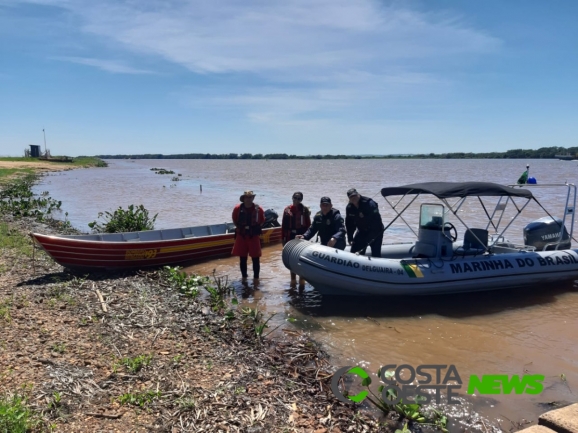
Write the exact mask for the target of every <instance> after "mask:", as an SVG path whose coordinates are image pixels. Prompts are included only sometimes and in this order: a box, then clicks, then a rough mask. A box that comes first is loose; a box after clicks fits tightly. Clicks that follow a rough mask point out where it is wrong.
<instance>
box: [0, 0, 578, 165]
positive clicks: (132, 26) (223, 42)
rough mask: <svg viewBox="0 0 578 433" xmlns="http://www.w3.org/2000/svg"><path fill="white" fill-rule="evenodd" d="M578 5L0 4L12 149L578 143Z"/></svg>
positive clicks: (493, 147)
mask: <svg viewBox="0 0 578 433" xmlns="http://www.w3.org/2000/svg"><path fill="white" fill-rule="evenodd" d="M577 22H578V2H577V1H575V0H567V1H560V0H551V1H545V0H544V1H532V0H509V1H494V0H485V1H466V0H460V1H454V0H435V1H434V0H430V1H425V0H424V1H418V0H415V1H374V0H355V1H351V0H284V1H282V2H276V1H271V0H262V1H261V0H259V1H250V0H220V1H215V0H202V1H179V0H162V1H150V0H139V1H137V0H128V1H126V0H98V1H94V0H90V1H88V0H86V1H85V0H32V1H14V0H0V41H1V42H0V58H1V59H2V60H1V62H0V155H12V156H19V155H21V154H22V153H23V150H24V148H26V147H27V145H28V144H41V145H43V135H42V129H43V128H45V130H46V140H47V144H48V148H49V149H50V150H51V152H52V154H55V155H56V154H58V155H63V154H65V155H71V156H76V155H94V154H120V153H123V154H124V153H128V154H131V153H164V154H171V153H189V152H203V153H229V152H239V153H241V152H250V153H290V154H317V153H322V154H326V153H332V154H338V153H343V154H394V153H421V152H428V153H429V152H435V153H440V152H458V151H466V152H468V151H471V152H480V151H504V150H508V149H514V148H539V147H543V146H563V147H570V146H577V145H578V140H577V136H578V114H577V113H578V110H577V109H578V79H577V77H578V25H576V23H577Z"/></svg>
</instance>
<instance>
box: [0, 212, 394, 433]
mask: <svg viewBox="0 0 578 433" xmlns="http://www.w3.org/2000/svg"><path fill="white" fill-rule="evenodd" d="M0 228H1V235H2V236H3V238H4V239H3V240H2V255H1V257H0V323H1V325H2V328H3V333H2V336H0V402H6V401H9V399H10V398H13V397H14V396H16V397H17V398H20V399H22V402H24V403H25V407H26V408H28V410H29V411H31V412H30V413H31V416H32V419H33V420H34V426H35V427H34V429H33V431H82V432H89V431H95V432H96V431H102V430H103V429H104V430H112V429H114V430H115V431H163V432H165V431H166V432H177V431H183V432H184V431H191V429H199V428H204V429H205V431H223V432H225V431H227V432H228V431H231V432H234V431H239V432H253V433H257V432H318V433H325V432H330V433H339V432H346V431H351V432H364V431H375V432H393V431H394V430H395V429H396V428H398V427H400V422H399V421H400V420H399V419H398V420H396V419H394V418H392V417H391V416H389V417H388V418H385V417H382V418H381V419H378V418H377V417H375V416H373V415H371V414H369V413H368V411H367V409H361V408H359V407H357V406H354V405H345V404H342V403H340V402H339V401H338V400H337V399H336V398H335V397H334V396H333V395H332V394H331V391H330V378H331V370H332V369H333V367H332V366H331V364H330V363H329V362H328V359H327V358H328V357H327V355H326V354H325V353H324V352H323V350H322V349H321V348H320V347H319V345H318V344H317V343H316V342H314V341H312V340H311V339H310V338H309V337H308V335H307V334H305V333H303V332H300V331H296V330H292V329H278V330H275V331H274V332H272V334H271V335H268V336H265V333H266V332H269V330H266V331H265V333H262V334H257V333H256V329H257V325H259V326H260V325H263V324H266V322H265V323H264V320H265V318H264V317H262V314H261V318H260V319H256V318H253V319H251V320H249V319H248V317H249V316H247V314H249V315H250V314H251V312H247V311H244V310H243V309H241V308H240V307H239V308H234V307H233V306H232V305H231V304H229V302H228V301H227V306H226V307H224V304H223V308H219V310H218V311H215V308H214V306H212V305H211V304H210V301H209V299H204V298H203V297H197V298H194V299H191V298H190V297H189V296H186V295H185V294H183V293H181V292H180V291H179V290H177V289H176V288H175V287H172V286H171V285H170V284H169V283H168V280H167V278H166V275H164V274H163V271H162V270H152V271H136V272H120V273H103V272H100V273H91V274H87V275H82V274H72V273H69V272H67V271H65V270H64V269H63V268H62V267H61V266H60V265H58V264H56V263H55V262H54V261H53V260H52V259H51V258H50V257H48V256H47V255H46V254H45V253H43V252H42V251H40V250H35V249H32V244H31V240H30V238H29V237H28V236H27V233H28V232H30V231H31V230H41V231H43V232H49V233H55V234H56V233H60V232H61V231H62V224H61V222H59V221H55V220H48V223H44V222H37V221H36V220H34V219H33V218H13V217H11V216H9V215H2V216H0ZM231 312H232V313H233V314H234V318H233V315H231ZM256 313H257V314H258V312H257V311H254V312H253V313H252V314H253V316H255V315H256ZM252 320H253V321H252ZM258 320H260V321H258ZM254 327H255V329H253V328H254ZM263 329H265V328H263ZM391 414H392V415H393V413H391Z"/></svg>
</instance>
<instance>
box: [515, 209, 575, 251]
mask: <svg viewBox="0 0 578 433" xmlns="http://www.w3.org/2000/svg"><path fill="white" fill-rule="evenodd" d="M561 229H562V239H561V240H560V245H558V248H556V243H557V242H558V241H559V239H560V230H561ZM524 243H525V244H526V245H530V246H532V247H536V250H538V251H543V250H544V247H546V245H548V244H554V245H548V246H547V247H546V250H555V249H558V250H565V249H568V248H570V246H571V242H570V236H569V235H568V231H567V230H566V227H564V226H563V225H562V220H561V219H560V218H555V219H552V218H551V217H544V218H540V219H538V220H536V221H532V222H531V223H530V224H528V225H527V226H526V227H524Z"/></svg>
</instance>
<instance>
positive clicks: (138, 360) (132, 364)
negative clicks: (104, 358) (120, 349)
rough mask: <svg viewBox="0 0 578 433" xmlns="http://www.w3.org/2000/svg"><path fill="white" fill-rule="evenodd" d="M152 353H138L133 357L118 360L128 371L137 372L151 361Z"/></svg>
mask: <svg viewBox="0 0 578 433" xmlns="http://www.w3.org/2000/svg"><path fill="white" fill-rule="evenodd" d="M152 359H153V356H152V355H139V356H135V357H134V358H130V357H125V358H122V359H121V360H120V364H121V365H124V366H125V367H126V369H127V370H128V371H129V372H130V373H138V372H139V371H141V370H142V368H143V367H146V366H147V365H149V364H150V363H151V360H152Z"/></svg>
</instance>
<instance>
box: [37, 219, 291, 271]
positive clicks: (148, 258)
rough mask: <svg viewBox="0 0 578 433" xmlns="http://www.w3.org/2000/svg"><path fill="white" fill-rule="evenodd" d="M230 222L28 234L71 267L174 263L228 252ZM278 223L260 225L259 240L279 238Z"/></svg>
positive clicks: (231, 234)
mask: <svg viewBox="0 0 578 433" xmlns="http://www.w3.org/2000/svg"><path fill="white" fill-rule="evenodd" d="M234 235H235V225H234V224H233V223H226V224H214V225H207V226H198V227H185V228H177V229H168V230H148V231H142V232H127V233H103V234H91V235H66V236H50V235H43V234H40V233H31V234H30V236H32V238H33V239H34V241H35V242H36V243H37V244H38V245H40V247H41V248H42V249H43V250H44V251H46V252H47V253H48V254H49V255H50V257H52V258H53V259H54V260H55V261H56V262H57V263H58V264H60V265H62V266H64V267H66V268H71V269H76V268H78V269H129V268H142V267H148V266H163V265H178V264H182V263H192V262H196V261H201V260H206V259H212V258H217V257H227V256H229V255H231V250H232V249H233V243H234V242H235V241H234ZM281 237H282V235H281V227H272V228H264V229H263V234H262V235H261V243H262V244H273V243H276V242H281Z"/></svg>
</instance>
